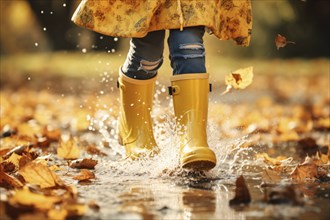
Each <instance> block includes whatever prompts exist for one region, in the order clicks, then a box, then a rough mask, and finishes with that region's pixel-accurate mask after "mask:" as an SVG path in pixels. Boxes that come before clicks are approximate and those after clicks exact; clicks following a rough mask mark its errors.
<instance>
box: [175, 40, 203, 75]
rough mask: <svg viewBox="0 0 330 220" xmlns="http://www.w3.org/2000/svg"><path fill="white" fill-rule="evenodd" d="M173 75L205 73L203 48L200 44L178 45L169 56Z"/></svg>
mask: <svg viewBox="0 0 330 220" xmlns="http://www.w3.org/2000/svg"><path fill="white" fill-rule="evenodd" d="M170 60H171V66H172V68H173V73H174V75H175V74H182V73H205V72H206V67H205V48H204V45H203V44H202V43H186V44H180V45H178V47H177V48H176V49H174V50H173V52H172V53H171V54H170Z"/></svg>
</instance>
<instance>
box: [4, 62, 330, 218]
mask: <svg viewBox="0 0 330 220" xmlns="http://www.w3.org/2000/svg"><path fill="white" fill-rule="evenodd" d="M293 63H295V62H293ZM323 64H324V63H323ZM326 64H327V63H325V65H326ZM286 65H287V66H285V68H288V64H286ZM295 65H296V66H294V65H293V67H291V68H293V70H295V69H294V68H295V67H297V66H299V65H298V64H295ZM315 65H317V64H312V66H315ZM260 66H262V65H260ZM275 66H277V65H275ZM283 68H284V67H283ZM265 69H266V68H265ZM275 69H276V68H275ZM275 69H272V71H273V72H272V73H270V75H269V76H266V74H265V75H262V76H255V80H254V84H253V85H252V86H251V89H247V90H244V91H234V92H233V93H231V94H228V95H227V96H221V95H220V94H221V93H222V92H223V90H224V86H223V85H222V86H214V89H213V92H212V93H211V94H210V107H209V123H208V142H209V145H210V147H211V148H212V149H213V150H214V151H215V153H216V156H217V159H218V163H217V166H216V167H215V168H214V169H212V170H210V171H208V172H195V171H189V170H183V169H181V168H180V166H179V155H178V146H177V143H178V139H177V137H176V135H175V132H174V130H175V129H174V128H175V125H174V124H175V123H174V116H173V111H172V104H171V99H170V98H169V97H168V95H167V92H166V86H167V84H166V83H165V82H164V78H162V77H160V79H159V81H158V83H157V86H156V96H155V108H154V110H153V113H152V114H153V118H154V123H155V124H154V130H155V138H156V141H157V143H158V145H159V147H160V149H161V151H160V154H159V155H157V156H155V157H154V158H146V159H143V160H137V161H131V160H127V159H125V158H124V149H123V147H121V146H120V145H119V144H118V143H117V134H116V127H117V116H118V112H117V108H118V91H116V90H115V89H114V87H115V77H114V75H113V73H112V74H109V75H102V74H101V76H97V77H95V78H94V79H93V86H94V87H87V85H88V79H86V78H79V79H80V80H81V81H79V80H78V81H77V80H76V79H73V78H64V80H63V78H58V79H56V81H57V82H61V83H59V84H58V85H61V86H60V87H59V88H56V86H54V83H50V84H47V80H46V83H43V82H31V83H35V84H34V85H33V87H34V88H36V87H37V88H38V87H42V88H41V89H46V90H48V91H49V90H52V91H53V92H54V94H55V97H57V98H58V99H61V97H64V96H67V94H70V91H75V93H76V94H74V99H75V100H78V103H79V99H80V98H81V94H79V91H83V90H84V91H83V93H84V94H86V93H87V92H88V91H91V90H93V89H94V91H93V92H94V94H95V92H96V94H97V95H96V96H95V97H96V99H95V100H96V102H100V103H99V104H96V106H97V107H98V109H96V111H95V112H94V115H93V116H92V117H91V118H90V126H89V129H88V130H87V131H83V132H77V133H76V135H77V136H79V140H80V141H81V142H88V143H90V144H94V145H95V146H97V147H98V149H100V150H101V151H102V152H104V153H106V154H107V156H105V157H104V156H103V157H100V156H96V155H94V156H93V159H97V160H98V165H97V166H96V168H95V172H94V173H95V176H96V178H95V179H94V180H91V181H87V182H86V181H85V182H80V183H78V182H77V181H74V180H72V178H67V179H65V178H64V181H65V182H66V183H68V184H74V185H76V186H77V187H78V191H79V199H80V200H81V201H82V202H84V203H89V202H93V203H95V204H96V206H95V207H94V209H93V208H90V209H89V211H88V213H87V214H86V215H85V216H83V217H82V219H104V220H108V219H184V220H186V219H187V220H188V219H330V199H329V196H330V184H329V180H328V179H327V178H325V179H322V180H315V181H312V182H306V183H295V182H293V181H292V180H291V179H289V178H288V176H285V175H284V176H283V177H282V178H279V179H276V180H272V181H270V182H267V180H269V179H267V178H265V176H264V174H265V173H264V171H265V169H267V168H268V167H269V165H268V164H266V163H265V162H264V161H262V160H260V159H257V158H256V155H257V154H259V153H263V152H267V153H269V155H271V156H273V157H275V156H279V155H281V156H285V157H288V158H292V160H290V163H286V165H287V167H288V169H293V168H294V167H295V166H296V165H297V164H299V163H301V162H302V161H304V157H305V156H306V154H305V153H301V151H300V149H298V148H297V145H296V142H290V141H282V142H280V143H279V141H277V142H276V141H274V139H273V136H274V135H275V134H273V133H269V132H265V131H263V130H262V129H260V128H259V129H256V130H253V128H249V129H252V132H250V133H249V132H246V130H244V128H242V127H240V126H239V125H240V122H239V121H237V120H238V119H239V120H242V118H243V119H244V118H245V115H246V116H247V115H249V113H250V112H253V111H254V110H255V109H256V108H259V107H260V105H259V104H258V103H259V102H260V100H265V97H268V98H269V99H270V100H274V101H273V102H272V103H268V104H262V105H261V106H263V105H266V106H267V105H268V108H269V109H272V110H269V112H266V113H267V114H273V113H274V111H275V112H277V113H276V114H278V115H274V117H282V116H283V115H284V113H285V112H290V111H291V109H293V107H294V106H295V104H301V105H304V107H306V106H307V105H305V104H306V103H307V102H308V101H316V102H317V101H318V100H323V99H324V100H329V94H328V93H327V91H329V90H328V88H329V83H328V82H327V80H326V79H327V77H329V76H328V74H329V73H320V74H319V73H314V74H315V75H314V76H315V77H313V76H306V75H301V76H299V77H297V78H295V77H293V76H291V77H289V78H288V79H287V76H285V75H276V70H275ZM311 69H312V68H311ZM325 69H326V68H325ZM261 70H262V68H261ZM291 70H292V69H291ZM322 71H324V69H322ZM101 72H102V71H101ZM29 74H30V73H29ZM102 77H103V78H102ZM53 80H54V79H51V80H49V81H53ZM212 80H213V82H215V81H216V80H217V78H213V79H212ZM296 80H300V81H299V82H300V84H299V86H296V87H294V85H295V82H296ZM18 81H19V80H18ZM315 82H316V83H317V84H314V83H315ZM70 83H71V84H70ZM285 83H287V84H285ZM68 84H70V88H69V87H68V86H67V85H68ZM82 84H83V85H86V87H85V89H84V88H81V85H82ZM271 85H273V86H271ZM274 85H275V86H274ZM288 85H291V87H292V88H291V87H290V86H288ZM2 86H3V87H2V88H6V87H8V86H5V85H2ZM327 86H328V87H327ZM86 88H87V89H86ZM100 88H102V89H101V90H100ZM281 88H286V89H285V90H284V89H283V90H281ZM311 88H312V89H311ZM315 88H317V89H315ZM6 89H7V88H6ZM308 89H310V90H308ZM57 90H58V91H62V92H63V91H66V92H63V93H60V92H58V91H57ZM100 91H102V93H100ZM292 91H294V93H291V92H292ZM306 91H308V93H306ZM63 94H65V95H63ZM77 94H78V95H77ZM91 94H92V92H91ZM103 94H104V95H103ZM100 97H101V98H100ZM101 99H102V101H100V100H101ZM269 99H267V98H266V102H267V100H268V101H269ZM104 100H106V101H105V102H106V103H108V104H107V105H106V106H104V105H103V104H104V103H105V102H104ZM80 102H82V103H84V102H83V101H82V100H81V101H80ZM72 103H75V104H76V102H72ZM72 105H74V104H72ZM84 105H85V106H83V107H82V108H87V106H88V103H87V104H86V103H85V104H84ZM274 109H275V110H274ZM62 113H63V112H62ZM266 113H265V114H266ZM59 114H60V113H59ZM68 114H69V113H68ZM325 114H328V116H329V113H328V110H326V113H325ZM269 126H272V125H269ZM300 135H301V137H305V136H311V137H313V138H315V139H316V140H317V143H318V145H319V146H323V145H327V144H329V138H330V135H329V131H328V130H321V131H316V130H312V131H310V130H309V131H306V132H305V133H304V132H301V133H300ZM256 136H258V138H257V141H256V139H255V138H256ZM256 142H257V143H256ZM84 156H86V157H88V156H90V155H88V154H85V155H84ZM325 169H326V172H327V173H326V175H327V177H328V178H329V174H330V172H329V162H328V163H327V164H326V165H325ZM77 172H78V171H77V170H74V169H66V170H64V171H59V172H58V173H59V174H62V175H66V176H70V175H72V174H75V173H77ZM240 175H243V176H244V178H245V181H246V184H247V187H248V189H249V192H250V194H251V202H250V203H249V204H246V205H236V206H230V205H229V203H230V200H231V199H233V198H234V196H235V189H236V186H235V181H236V179H237V177H238V176H240ZM282 186H289V187H291V188H290V189H288V191H285V189H282V188H280V189H277V188H276V187H282ZM291 189H294V190H293V191H294V192H291V191H290V190H291ZM276 190H279V191H280V193H278V191H276ZM281 190H282V191H281ZM283 190H284V191H283ZM274 193H275V196H277V195H279V196H280V197H279V198H278V197H275V198H274V197H272V196H274ZM276 193H278V194H276ZM290 193H291V194H290ZM292 193H293V194H292ZM283 195H284V196H283ZM281 196H283V197H281ZM268 197H272V198H273V200H272V199H269V198H268ZM290 197H291V198H290ZM292 197H295V199H292Z"/></svg>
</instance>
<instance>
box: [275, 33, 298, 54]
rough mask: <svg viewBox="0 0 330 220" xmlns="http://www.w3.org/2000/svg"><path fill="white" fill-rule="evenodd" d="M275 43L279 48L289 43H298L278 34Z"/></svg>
mask: <svg viewBox="0 0 330 220" xmlns="http://www.w3.org/2000/svg"><path fill="white" fill-rule="evenodd" d="M275 44H276V48H277V50H279V49H280V48H281V47H285V46H286V45H287V44H296V43H295V42H293V41H287V40H286V37H284V36H282V35H280V34H278V35H277V36H276V38H275Z"/></svg>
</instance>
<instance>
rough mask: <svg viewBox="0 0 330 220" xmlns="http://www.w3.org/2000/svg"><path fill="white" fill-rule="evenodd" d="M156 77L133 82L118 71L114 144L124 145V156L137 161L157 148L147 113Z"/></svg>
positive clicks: (148, 113)
mask: <svg viewBox="0 0 330 220" xmlns="http://www.w3.org/2000/svg"><path fill="white" fill-rule="evenodd" d="M155 81H156V77H154V78H152V79H148V80H136V79H132V78H130V77H127V76H125V75H124V74H123V73H121V71H120V75H119V78H118V87H119V89H120V116H119V123H118V142H119V144H121V145H123V146H125V149H126V156H128V157H130V158H132V159H137V158H142V157H145V156H153V155H154V154H155V153H157V152H158V147H157V144H156V141H155V138H154V134H153V131H152V120H151V116H150V112H151V109H152V102H153V96H154V87H155Z"/></svg>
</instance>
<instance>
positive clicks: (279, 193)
mask: <svg viewBox="0 0 330 220" xmlns="http://www.w3.org/2000/svg"><path fill="white" fill-rule="evenodd" d="M265 202H267V203H270V204H292V205H303V204H304V201H303V195H302V193H301V192H300V191H299V190H298V189H296V188H295V187H293V186H291V185H279V186H275V187H272V188H271V189H270V191H269V192H267V190H265Z"/></svg>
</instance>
